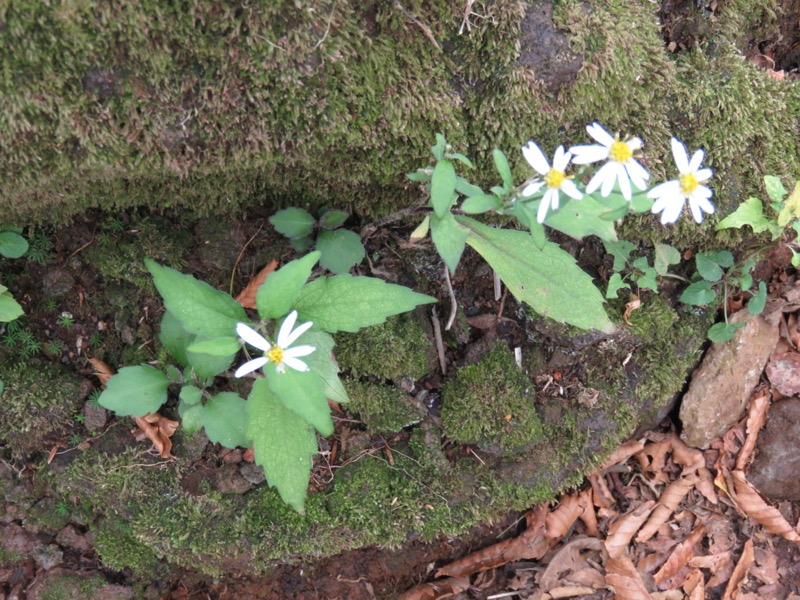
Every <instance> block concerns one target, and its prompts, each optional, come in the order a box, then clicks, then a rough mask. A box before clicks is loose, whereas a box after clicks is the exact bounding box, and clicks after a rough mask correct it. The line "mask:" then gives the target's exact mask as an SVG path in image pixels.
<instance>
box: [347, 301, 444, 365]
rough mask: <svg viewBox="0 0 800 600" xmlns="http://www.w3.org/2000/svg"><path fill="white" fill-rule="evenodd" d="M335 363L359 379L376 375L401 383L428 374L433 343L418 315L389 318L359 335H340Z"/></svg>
mask: <svg viewBox="0 0 800 600" xmlns="http://www.w3.org/2000/svg"><path fill="white" fill-rule="evenodd" d="M334 338H335V340H336V348H335V353H336V359H337V360H338V361H339V366H340V367H341V368H342V370H349V371H350V373H351V374H352V375H354V376H356V377H358V376H361V375H373V376H375V377H379V378H381V379H389V380H392V381H399V380H400V379H402V378H403V377H411V378H412V379H419V378H420V377H422V376H423V375H425V374H427V373H428V368H429V361H430V360H431V358H432V352H433V341H432V339H431V337H430V335H429V334H428V333H427V332H426V330H425V329H423V327H422V325H421V324H420V322H419V316H418V315H417V313H416V312H414V313H410V314H403V315H398V316H396V317H390V318H389V319H387V320H386V322H385V323H382V324H380V325H375V326H373V327H367V328H365V329H362V330H360V331H358V332H356V333H337V334H335V336H334Z"/></svg>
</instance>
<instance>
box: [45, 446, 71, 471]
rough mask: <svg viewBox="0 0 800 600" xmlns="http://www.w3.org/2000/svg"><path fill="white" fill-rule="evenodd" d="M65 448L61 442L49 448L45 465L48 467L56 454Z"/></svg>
mask: <svg viewBox="0 0 800 600" xmlns="http://www.w3.org/2000/svg"><path fill="white" fill-rule="evenodd" d="M66 447H67V446H65V445H64V444H62V443H61V442H57V443H56V445H55V446H53V447H52V448H50V453H49V454H48V455H47V464H48V465H49V464H50V463H51V462H53V459H54V458H55V457H56V454H58V451H59V450H63V449H65V448H66Z"/></svg>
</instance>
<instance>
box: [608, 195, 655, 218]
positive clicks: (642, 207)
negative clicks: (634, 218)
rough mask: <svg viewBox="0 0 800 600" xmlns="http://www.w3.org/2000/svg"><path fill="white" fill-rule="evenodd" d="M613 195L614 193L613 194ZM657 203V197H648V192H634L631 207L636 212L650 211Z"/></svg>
mask: <svg viewBox="0 0 800 600" xmlns="http://www.w3.org/2000/svg"><path fill="white" fill-rule="evenodd" d="M612 195H613V194H612ZM655 203H656V201H655V199H653V198H648V197H647V194H644V193H641V194H634V195H633V198H632V199H631V202H630V207H631V209H632V210H633V212H635V213H644V212H650V211H651V210H652V209H653V205H654V204H655Z"/></svg>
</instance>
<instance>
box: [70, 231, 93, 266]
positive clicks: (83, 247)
mask: <svg viewBox="0 0 800 600" xmlns="http://www.w3.org/2000/svg"><path fill="white" fill-rule="evenodd" d="M92 244H94V234H92V239H90V240H89V241H88V242H86V243H85V244H84V245H83V246H81V247H80V248H78V249H77V250H75V252H73V253H72V254H70V255H69V258H68V259H67V260H69V259H70V258H74V257H75V255H76V254H78V252H80V251H82V250H85V249H86V248H88V247H89V246H91V245H92Z"/></svg>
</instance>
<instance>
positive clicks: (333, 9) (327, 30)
mask: <svg viewBox="0 0 800 600" xmlns="http://www.w3.org/2000/svg"><path fill="white" fill-rule="evenodd" d="M336 2H338V0H335V1H334V3H333V7H332V8H331V15H330V16H329V17H328V26H327V27H326V28H325V35H323V36H322V38H321V39H320V40H319V41H318V42H317V43H316V44H315V45H314V50H316V49H317V48H319V47H320V46H321V45H322V42H324V41H325V38H326V37H328V33H330V31H331V23H332V22H333V13H335V12H336Z"/></svg>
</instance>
